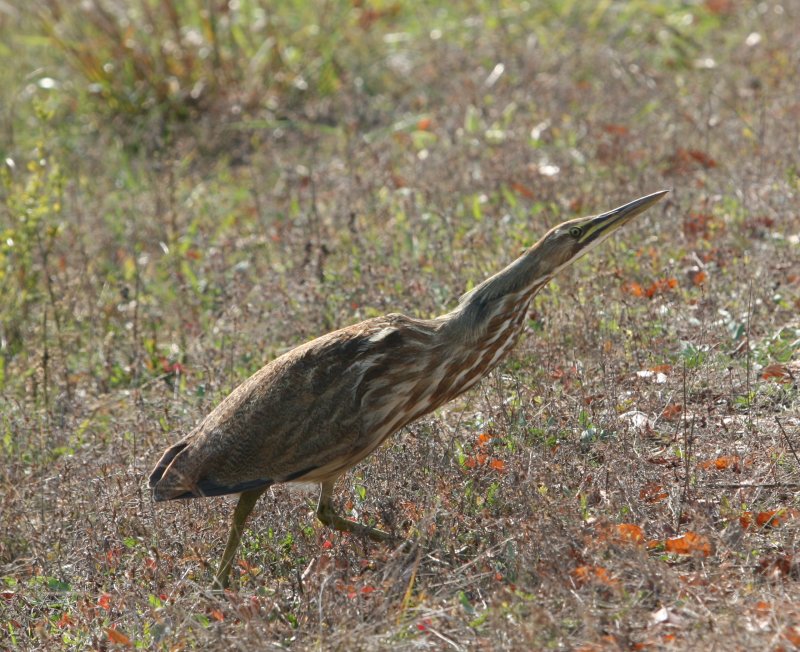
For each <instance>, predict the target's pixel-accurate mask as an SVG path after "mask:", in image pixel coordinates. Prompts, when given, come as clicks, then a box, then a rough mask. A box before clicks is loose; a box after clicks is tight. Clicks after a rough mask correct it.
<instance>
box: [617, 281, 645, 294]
mask: <svg viewBox="0 0 800 652" xmlns="http://www.w3.org/2000/svg"><path fill="white" fill-rule="evenodd" d="M622 291H623V292H625V293H627V294H630V295H631V296H634V297H643V296H644V288H643V287H642V286H641V285H640V284H639V283H637V282H636V281H626V282H625V283H623V284H622Z"/></svg>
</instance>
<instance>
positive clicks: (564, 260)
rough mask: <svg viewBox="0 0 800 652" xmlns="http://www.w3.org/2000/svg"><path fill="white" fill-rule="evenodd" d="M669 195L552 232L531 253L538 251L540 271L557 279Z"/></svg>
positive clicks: (656, 194)
mask: <svg viewBox="0 0 800 652" xmlns="http://www.w3.org/2000/svg"><path fill="white" fill-rule="evenodd" d="M668 192H669V191H668V190H660V191H659V192H654V193H653V194H651V195H647V196H645V197H641V198H640V199H637V200H635V201H632V202H630V203H628V204H625V205H623V206H620V207H619V208H615V209H613V210H610V211H607V212H605V213H601V214H600V215H594V216H592V217H579V218H576V219H574V220H569V221H568V222H564V223H563V224H559V225H558V226H556V227H554V228H552V229H551V230H550V231H548V232H547V234H546V235H545V236H544V237H543V238H542V239H541V240H539V242H537V243H536V244H535V245H534V246H533V247H531V250H530V251H531V252H533V251H535V254H536V257H537V259H538V263H539V269H540V270H541V271H546V272H547V275H548V276H553V275H555V274H556V273H557V272H558V271H559V270H560V269H562V268H564V267H566V266H567V265H569V264H570V263H572V262H573V261H575V260H577V259H578V258H580V257H581V256H583V254H585V253H586V252H587V251H589V250H591V249H593V248H594V247H596V246H597V245H599V244H600V243H601V242H603V240H605V239H606V238H608V236H610V235H611V234H612V233H614V231H616V230H617V229H618V228H620V227H621V226H622V225H623V224H627V223H628V222H630V221H631V220H632V219H633V218H634V217H636V216H637V215H639V214H640V213H643V212H644V211H646V210H647V209H648V208H650V207H651V206H652V205H653V204H655V203H656V202H657V201H659V200H660V199H661V198H662V197H663V196H664V195H666V194H667V193H668Z"/></svg>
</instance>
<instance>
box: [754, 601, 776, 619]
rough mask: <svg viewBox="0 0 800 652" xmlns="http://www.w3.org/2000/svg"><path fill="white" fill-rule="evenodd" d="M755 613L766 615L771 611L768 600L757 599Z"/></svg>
mask: <svg viewBox="0 0 800 652" xmlns="http://www.w3.org/2000/svg"><path fill="white" fill-rule="evenodd" d="M755 608H756V613H757V614H760V615H762V616H763V615H766V614H768V613H770V612H771V611H772V605H771V604H770V603H769V602H764V601H763V600H759V601H758V602H756V607H755Z"/></svg>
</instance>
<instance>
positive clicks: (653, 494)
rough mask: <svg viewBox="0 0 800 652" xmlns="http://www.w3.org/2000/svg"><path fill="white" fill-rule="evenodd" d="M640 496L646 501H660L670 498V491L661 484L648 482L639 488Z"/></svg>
mask: <svg viewBox="0 0 800 652" xmlns="http://www.w3.org/2000/svg"><path fill="white" fill-rule="evenodd" d="M639 498H640V499H641V500H643V501H645V502H646V503H660V502H661V501H662V500H666V499H667V498H669V493H668V492H666V491H664V487H662V486H661V485H660V484H656V483H655V482H648V483H647V484H646V485H644V487H642V488H641V489H640V490H639Z"/></svg>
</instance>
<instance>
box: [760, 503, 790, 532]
mask: <svg viewBox="0 0 800 652" xmlns="http://www.w3.org/2000/svg"><path fill="white" fill-rule="evenodd" d="M795 518H800V510H797V509H794V508H792V507H789V508H787V509H771V510H769V511H766V512H759V513H758V514H756V524H757V525H759V526H760V527H780V526H781V525H783V524H784V523H786V521H789V520H791V519H795Z"/></svg>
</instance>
